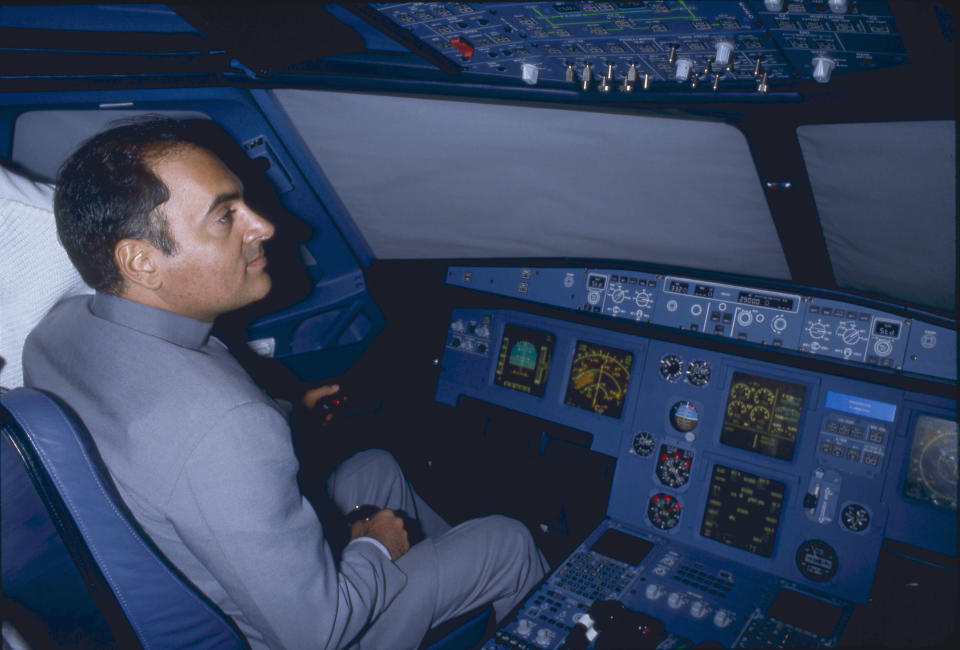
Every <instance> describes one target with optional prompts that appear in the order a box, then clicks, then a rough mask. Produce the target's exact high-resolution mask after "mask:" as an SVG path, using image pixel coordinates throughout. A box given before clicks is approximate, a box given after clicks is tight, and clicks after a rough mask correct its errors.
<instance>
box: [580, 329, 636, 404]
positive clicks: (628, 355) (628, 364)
mask: <svg viewBox="0 0 960 650" xmlns="http://www.w3.org/2000/svg"><path fill="white" fill-rule="evenodd" d="M583 348H586V349H588V350H590V349H592V350H594V351H599V352H601V353H604V354H607V355H609V356H613V357H614V358H617V357H619V359H618V360H619V361H620V363H619V364H617V365H619V366H620V367H621V368H624V366H625V370H626V378H625V379H624V380H623V381H624V384H623V386H622V387H621V386H617V388H618V390H617V391H616V392H617V393H619V399H616V400H615V401H614V402H613V403H609V404H598V403H597V401H596V399H595V398H594V400H593V403H592V404H591V403H590V400H589V397H587V396H586V395H585V393H584V389H585V388H586V387H578V386H577V380H578V379H579V378H580V377H581V376H584V373H586V372H591V371H596V372H598V373H600V376H599V377H597V381H598V383H599V382H601V381H604V379H603V378H604V376H606V377H610V378H611V380H612V381H614V382H616V381H618V379H619V378H618V377H616V376H615V374H616V369H613V373H611V372H605V371H604V369H605V367H606V363H605V362H604V364H603V365H601V366H600V368H589V367H585V368H583V369H581V372H579V373H578V372H577V370H578V368H577V364H578V359H579V355H580V354H581V350H582V349H583ZM637 358H638V355H637V353H636V352H635V351H634V350H633V349H631V348H621V347H614V346H612V345H608V344H606V343H597V342H596V341H591V340H587V339H579V338H578V339H577V340H576V341H575V342H574V345H573V354H572V355H571V357H570V363H569V365H568V368H567V375H566V382H565V388H564V393H563V404H564V405H565V406H571V407H574V408H577V409H580V410H582V411H586V412H588V413H595V414H597V415H603V416H605V417H609V418H613V419H620V418H621V417H622V416H623V410H624V408H625V407H626V404H627V400H628V398H629V392H630V384H631V379H632V376H633V370H634V368H633V366H634V364H635V363H636V360H637ZM585 365H588V364H585Z"/></svg>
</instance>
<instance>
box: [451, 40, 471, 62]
mask: <svg viewBox="0 0 960 650" xmlns="http://www.w3.org/2000/svg"><path fill="white" fill-rule="evenodd" d="M450 45H452V46H453V47H454V49H455V50H456V51H457V52H459V53H460V54H462V55H463V58H465V59H469V58H471V57H472V56H473V46H472V45H470V43H468V42H467V40H466V39H465V38H461V37H460V36H455V37H453V38H451V39H450Z"/></svg>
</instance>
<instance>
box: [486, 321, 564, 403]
mask: <svg viewBox="0 0 960 650" xmlns="http://www.w3.org/2000/svg"><path fill="white" fill-rule="evenodd" d="M553 342H554V336H553V334H550V333H549V332H542V331H540V330H535V329H530V328H528V327H520V326H519V325H513V324H511V323H507V324H506V326H505V327H504V328H503V340H502V341H501V342H500V356H498V357H497V372H496V375H494V378H493V381H494V383H495V384H497V385H498V386H504V387H506V388H512V389H513V390H517V391H520V392H521V393H530V394H531V395H536V396H537V397H543V392H544V391H545V390H546V388H547V373H548V372H549V370H550V357H551V355H552V354H553Z"/></svg>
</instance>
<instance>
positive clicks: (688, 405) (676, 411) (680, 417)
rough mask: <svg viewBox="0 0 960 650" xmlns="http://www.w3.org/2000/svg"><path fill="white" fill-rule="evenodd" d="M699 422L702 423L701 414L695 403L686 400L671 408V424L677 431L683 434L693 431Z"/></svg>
mask: <svg viewBox="0 0 960 650" xmlns="http://www.w3.org/2000/svg"><path fill="white" fill-rule="evenodd" d="M698 422H700V414H699V413H698V412H697V407H696V406H694V405H693V402H688V401H686V400H684V401H682V402H677V403H676V404H674V405H673V406H671V407H670V424H672V425H673V428H674V429H676V430H677V431H680V432H682V433H686V432H687V431H692V430H693V429H694V428H696V426H697V423H698Z"/></svg>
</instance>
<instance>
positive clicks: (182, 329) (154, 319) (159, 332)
mask: <svg viewBox="0 0 960 650" xmlns="http://www.w3.org/2000/svg"><path fill="white" fill-rule="evenodd" d="M90 310H91V311H92V312H93V314H94V315H95V316H99V317H100V318H103V319H106V320H108V321H110V322H112V323H116V324H117V325H121V326H123V327H129V328H130V329H134V330H137V331H138V332H142V333H144V334H149V335H150V336H156V337H158V338H161V339H164V340H165V341H169V342H171V343H173V344H175V345H179V346H181V347H185V348H191V349H194V350H199V349H200V348H202V347H203V346H204V344H206V342H207V339H208V337H209V336H210V330H211V329H212V328H213V323H205V322H203V321H199V320H195V319H193V318H189V317H187V316H181V315H179V314H174V313H173V312H171V311H166V310H164V309H158V308H157V307H150V306H148V305H144V304H142V303H139V302H134V301H132V300H127V299H126V298H121V297H119V296H114V295H113V294H109V293H102V292H99V291H98V292H97V293H96V295H95V296H94V297H93V301H92V302H91V305H90Z"/></svg>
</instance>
